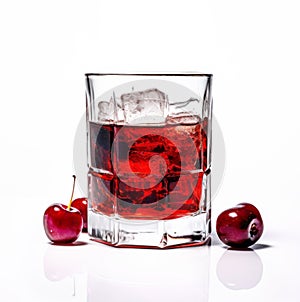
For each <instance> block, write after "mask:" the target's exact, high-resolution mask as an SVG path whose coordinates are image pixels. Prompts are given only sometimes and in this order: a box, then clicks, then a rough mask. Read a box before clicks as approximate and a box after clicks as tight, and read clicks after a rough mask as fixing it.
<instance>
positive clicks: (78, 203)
mask: <svg viewBox="0 0 300 302" xmlns="http://www.w3.org/2000/svg"><path fill="white" fill-rule="evenodd" d="M87 205H88V201H87V198H86V197H82V198H76V199H74V200H73V201H72V204H71V206H72V207H73V208H76V209H77V210H79V211H80V213H81V215H82V218H83V228H82V231H83V232H87Z"/></svg>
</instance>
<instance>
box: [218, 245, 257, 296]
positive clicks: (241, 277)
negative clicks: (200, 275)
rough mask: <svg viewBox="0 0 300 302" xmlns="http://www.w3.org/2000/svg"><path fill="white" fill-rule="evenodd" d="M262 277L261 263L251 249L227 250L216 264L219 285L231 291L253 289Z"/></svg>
mask: <svg viewBox="0 0 300 302" xmlns="http://www.w3.org/2000/svg"><path fill="white" fill-rule="evenodd" d="M262 275H263V263H262V261H261V259H260V257H259V255H258V254H257V253H255V252H254V251H253V250H252V249H250V248H249V249H247V250H235V249H228V250H227V251H226V252H225V253H224V254H223V255H222V257H221V258H220V260H219V262H218V264H217V276H218V278H219V280H220V281H221V283H223V284H224V285H225V286H226V287H227V288H229V289H232V290H240V289H250V288H253V287H255V286H256V285H257V284H258V283H259V282H260V280H261V278H262Z"/></svg>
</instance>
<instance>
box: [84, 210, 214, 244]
mask: <svg viewBox="0 0 300 302" xmlns="http://www.w3.org/2000/svg"><path fill="white" fill-rule="evenodd" d="M210 229H211V228H210V219H209V215H208V213H200V212H198V213H194V214H193V215H191V216H185V217H181V218H176V219H170V220H131V219H130V220H129V219H123V218H117V217H109V216H105V215H102V214H101V213H96V212H93V211H92V210H89V215H88V233H89V235H90V236H91V237H93V238H94V239H95V240H96V241H99V242H101V243H104V244H108V245H111V246H115V247H137V248H158V249H162V248H175V247H185V246H196V245H203V244H205V243H207V242H208V241H209V239H210Z"/></svg>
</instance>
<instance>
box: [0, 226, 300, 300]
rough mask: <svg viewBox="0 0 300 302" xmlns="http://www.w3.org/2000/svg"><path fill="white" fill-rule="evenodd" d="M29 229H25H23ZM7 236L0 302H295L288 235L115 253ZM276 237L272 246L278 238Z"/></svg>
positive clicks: (295, 272) (84, 243)
mask: <svg viewBox="0 0 300 302" xmlns="http://www.w3.org/2000/svg"><path fill="white" fill-rule="evenodd" d="M31 227H32V225H31ZM37 236H40V238H39V240H38V241H37V240H36V241H35V243H33V242H29V241H28V240H25V238H23V239H22V238H21V240H17V237H14V238H10V241H11V242H10V245H9V246H7V245H5V246H4V253H3V252H2V253H1V267H2V269H1V297H2V298H3V301H32V302H35V301H47V302H48V301H49V302H50V301H81V302H86V301H87V302H98V301H107V302H117V301H133V302H135V301H137V302H138V301H182V300H186V301H190V302H194V301H195V302H196V301H197V302H198V301H203V302H208V301H210V302H215V301H216V302H217V301H297V299H296V298H297V297H298V288H297V284H298V281H299V275H300V268H299V265H298V264H299V259H298V255H297V250H299V243H298V242H296V241H295V240H292V239H293V237H291V236H288V237H285V236H284V234H280V233H278V234H277V240H274V239H272V238H271V237H270V238H262V239H261V240H260V241H259V243H257V244H256V245H254V246H253V247H251V248H249V249H248V250H243V251H240V250H232V249H230V248H227V247H225V246H224V245H222V244H221V243H220V241H219V240H218V239H217V238H216V236H215V235H213V236H212V237H213V238H212V243H211V245H210V246H202V247H192V248H181V249H171V250H149V249H127V248H126V249H120V248H113V247H109V246H106V245H102V244H100V243H97V242H94V241H92V240H91V239H90V237H89V236H88V235H87V234H83V235H81V237H80V238H79V240H78V241H77V242H76V243H74V244H72V245H68V246H58V245H53V244H51V243H50V242H48V240H47V238H46V236H45V235H44V234H43V232H37V233H36V234H35V237H36V239H37ZM279 239H280V240H279Z"/></svg>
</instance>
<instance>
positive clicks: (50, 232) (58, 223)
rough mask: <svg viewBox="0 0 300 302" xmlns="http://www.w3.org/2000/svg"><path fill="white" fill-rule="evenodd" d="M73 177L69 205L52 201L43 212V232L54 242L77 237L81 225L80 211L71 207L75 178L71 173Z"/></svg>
mask: <svg viewBox="0 0 300 302" xmlns="http://www.w3.org/2000/svg"><path fill="white" fill-rule="evenodd" d="M73 178H74V181H73V189H72V195H71V199H70V202H69V205H68V206H66V205H63V204H61V203H54V204H52V205H51V206H49V207H48V208H47V209H46V211H45V213H44V217H43V222H44V229H45V233H46V235H47V237H48V238H49V239H50V240H51V241H52V242H54V243H59V244H64V243H71V242H74V241H75V240H76V239H77V238H78V237H79V235H80V232H81V230H82V227H83V219H82V216H81V213H80V211H79V210H77V209H75V208H72V207H71V204H72V199H73V194H74V186H75V179H76V177H75V175H73Z"/></svg>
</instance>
